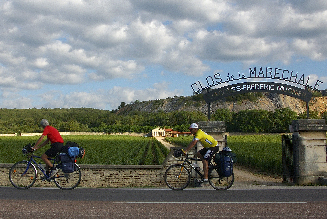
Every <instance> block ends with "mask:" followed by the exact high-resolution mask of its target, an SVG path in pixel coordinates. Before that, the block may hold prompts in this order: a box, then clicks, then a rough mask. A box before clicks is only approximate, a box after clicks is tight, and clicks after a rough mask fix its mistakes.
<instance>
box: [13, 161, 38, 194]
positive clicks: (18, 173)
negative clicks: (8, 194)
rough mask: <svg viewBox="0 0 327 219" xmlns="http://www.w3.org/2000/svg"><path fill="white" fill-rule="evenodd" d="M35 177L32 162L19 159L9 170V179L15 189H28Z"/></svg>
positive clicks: (35, 172) (35, 173)
mask: <svg viewBox="0 0 327 219" xmlns="http://www.w3.org/2000/svg"><path fill="white" fill-rule="evenodd" d="M36 177H37V171H36V168H35V166H34V164H32V163H30V164H29V163H28V161H25V160H24V161H19V162H17V163H15V164H14V165H13V166H12V167H11V168H10V170H9V181H10V183H11V184H12V185H13V186H14V187H15V188H17V189H28V188H30V187H32V186H33V184H34V183H35V180H36Z"/></svg>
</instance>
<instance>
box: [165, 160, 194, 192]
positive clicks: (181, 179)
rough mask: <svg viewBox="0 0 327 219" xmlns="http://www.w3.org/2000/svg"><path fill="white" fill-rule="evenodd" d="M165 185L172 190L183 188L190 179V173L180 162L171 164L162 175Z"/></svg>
mask: <svg viewBox="0 0 327 219" xmlns="http://www.w3.org/2000/svg"><path fill="white" fill-rule="evenodd" d="M164 179H165V182H166V184H167V186H168V187H169V188H171V189H173V190H183V189H185V188H186V187H187V186H188V184H189V183H190V180H191V174H190V171H189V170H188V169H186V168H185V166H184V165H182V164H173V165H171V166H170V167H169V168H168V169H167V170H166V173H165V176H164Z"/></svg>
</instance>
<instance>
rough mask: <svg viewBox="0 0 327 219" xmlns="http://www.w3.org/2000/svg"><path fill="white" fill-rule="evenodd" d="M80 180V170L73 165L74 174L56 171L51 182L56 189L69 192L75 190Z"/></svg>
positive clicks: (60, 170)
mask: <svg viewBox="0 0 327 219" xmlns="http://www.w3.org/2000/svg"><path fill="white" fill-rule="evenodd" d="M81 179H82V173H81V169H80V167H79V166H78V165H77V164H76V163H75V164H74V172H72V173H64V172H63V171H62V169H58V172H57V174H56V175H55V177H54V179H53V180H54V183H55V184H56V186H57V187H58V188H60V189H63V190H71V189H75V188H76V187H77V186H78V185H79V184H80V182H81Z"/></svg>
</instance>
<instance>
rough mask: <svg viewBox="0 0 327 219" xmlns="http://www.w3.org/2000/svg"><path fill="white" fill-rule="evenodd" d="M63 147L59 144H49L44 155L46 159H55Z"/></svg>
mask: <svg viewBox="0 0 327 219" xmlns="http://www.w3.org/2000/svg"><path fill="white" fill-rule="evenodd" d="M63 146H64V144H63V143H59V142H56V143H53V144H51V147H50V148H49V149H48V150H47V151H46V152H45V154H46V155H47V156H48V157H55V156H56V155H57V154H58V153H59V152H60V151H61V148H62V147H63Z"/></svg>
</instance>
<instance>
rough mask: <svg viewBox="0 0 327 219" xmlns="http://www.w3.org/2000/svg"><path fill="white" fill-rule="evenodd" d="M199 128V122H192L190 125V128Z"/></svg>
mask: <svg viewBox="0 0 327 219" xmlns="http://www.w3.org/2000/svg"><path fill="white" fill-rule="evenodd" d="M198 128H199V126H198V124H196V123H192V124H191V125H190V127H189V129H198Z"/></svg>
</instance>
